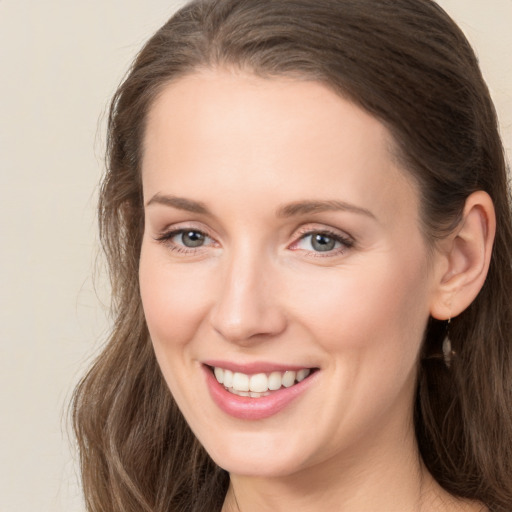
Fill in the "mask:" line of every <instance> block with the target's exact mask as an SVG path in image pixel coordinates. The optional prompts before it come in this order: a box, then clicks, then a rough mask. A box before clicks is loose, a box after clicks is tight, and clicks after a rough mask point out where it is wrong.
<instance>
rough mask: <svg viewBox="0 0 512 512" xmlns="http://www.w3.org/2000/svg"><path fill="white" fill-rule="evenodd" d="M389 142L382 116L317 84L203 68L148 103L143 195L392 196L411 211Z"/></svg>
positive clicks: (360, 199) (409, 189)
mask: <svg viewBox="0 0 512 512" xmlns="http://www.w3.org/2000/svg"><path fill="white" fill-rule="evenodd" d="M392 148H393V142H392V138H391V136H390V134H389V133H388V131H387V130H386V128H385V127H384V126H383V125H382V123H380V122H379V121H378V120H377V119H375V118H374V117H372V116H371V115H369V114H368V113H366V112H365V111H363V110H362V109H360V108H359V107H357V106H356V105H354V104H353V103H351V102H349V101H347V100H346V99H344V98H342V97H340V96H339V95H337V94H335V93H334V92H332V90H330V89H329V88H328V87H326V86H325V85H323V84H321V83H318V82H313V81H304V80H295V79H291V78H271V79H266V78H261V77H257V76H255V75H252V74H249V73H241V72H240V73H236V72H232V71H226V70H215V71H214V70H208V71H202V72H198V73H195V74H193V75H189V76H186V77H183V78H181V79H179V80H177V81H176V82H173V83H171V84H168V85H167V86H166V87H165V88H164V89H163V90H162V92H161V94H160V95H159V96H158V98H157V99H156V100H155V101H154V103H153V105H152V108H151V110H150V112H149V116H148V123H147V129H146V136H145V141H144V158H143V165H142V168H143V184H144V195H145V197H146V198H147V197H148V196H149V195H153V194H155V193H162V192H164V193H165V192H173V193H175V192H176V190H177V189H179V191H180V195H183V194H182V192H181V191H184V192H186V193H187V194H190V193H193V194H195V195H196V196H204V197H202V198H198V199H201V200H208V199H209V197H208V194H209V193H210V192H211V193H213V192H216V193H223V194H225V197H226V198H227V197H232V196H234V195H237V196H240V195H244V194H249V192H250V194H251V195H252V196H254V195H257V194H260V193H261V194H265V195H267V197H268V198H269V200H270V199H271V196H273V195H275V196H276V199H277V196H283V194H284V195H286V196H289V199H290V200H295V199H297V197H294V196H304V195H305V194H308V195H309V196H319V197H318V198H320V196H321V199H342V200H346V199H350V200H351V202H354V203H363V204H361V206H362V207H367V206H368V205H370V204H371V205H372V207H373V208H377V209H378V208H379V207H380V206H383V207H387V208H389V207H390V204H389V203H390V201H392V203H397V201H398V199H399V198H400V199H403V200H404V201H407V202H409V203H412V210H414V211H415V210H417V195H416V191H415V187H414V185H413V184H412V180H411V179H410V178H409V177H408V176H406V175H405V174H404V172H403V171H402V170H400V169H399V168H398V166H397V164H396V159H395V158H394V157H393V153H392ZM219 183H221V184H222V185H223V186H222V187H219ZM276 191H277V194H276ZM347 195H348V196H350V197H346V196H347ZM340 196H341V197H340ZM287 198H288V197H287ZM303 198H304V197H299V199H303ZM315 198H317V197H315ZM409 206H411V205H409Z"/></svg>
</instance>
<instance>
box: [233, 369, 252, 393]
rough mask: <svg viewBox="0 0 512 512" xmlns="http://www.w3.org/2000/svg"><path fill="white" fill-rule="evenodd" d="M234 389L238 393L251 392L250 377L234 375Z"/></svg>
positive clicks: (242, 374) (240, 374)
mask: <svg viewBox="0 0 512 512" xmlns="http://www.w3.org/2000/svg"><path fill="white" fill-rule="evenodd" d="M233 389H236V390H237V391H249V375H246V374H245V373H238V372H236V373H235V374H234V375H233ZM254 391H256V390H254Z"/></svg>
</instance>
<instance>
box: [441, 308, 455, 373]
mask: <svg viewBox="0 0 512 512" xmlns="http://www.w3.org/2000/svg"><path fill="white" fill-rule="evenodd" d="M451 321H452V319H451V318H450V319H449V320H448V323H447V324H446V336H445V337H444V340H443V358H444V364H445V365H446V368H450V366H451V364H452V356H454V355H455V352H454V351H453V350H452V342H451V340H450V337H449V332H448V331H449V327H450V322H451Z"/></svg>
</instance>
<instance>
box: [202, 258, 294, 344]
mask: <svg viewBox="0 0 512 512" xmlns="http://www.w3.org/2000/svg"><path fill="white" fill-rule="evenodd" d="M248 252H250V251H244V252H243V253H242V252H240V253H239V254H238V255H236V256H235V255H234V256H233V257H232V258H231V259H230V260H229V261H227V262H226V266H225V270H224V272H222V275H219V283H220V284H219V288H218V289H219V293H218V296H217V298H216V300H215V303H214V306H213V307H212V310H211V316H210V318H211V325H212V327H213V329H214V330H215V331H217V332H218V333H219V334H220V335H221V336H222V337H223V338H224V339H226V340H227V341H230V342H232V343H237V344H240V345H250V344H252V343H257V342H259V341H263V340H265V339H268V338H271V337H273V336H277V335H278V334H280V333H282V332H283V331H284V330H285V329H286V315H285V313H284V310H283V307H282V304H280V300H279V297H280V294H279V290H278V287H279V284H278V279H277V274H278V270H277V269H276V268H275V267H274V266H273V265H272V263H271V262H270V261H266V260H265V258H264V257H263V256H261V255H260V256H257V255H255V254H254V253H253V254H248Z"/></svg>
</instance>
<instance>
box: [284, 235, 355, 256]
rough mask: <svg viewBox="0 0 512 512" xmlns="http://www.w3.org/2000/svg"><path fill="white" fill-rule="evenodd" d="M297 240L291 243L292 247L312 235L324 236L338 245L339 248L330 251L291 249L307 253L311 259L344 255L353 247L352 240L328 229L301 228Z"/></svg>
mask: <svg viewBox="0 0 512 512" xmlns="http://www.w3.org/2000/svg"><path fill="white" fill-rule="evenodd" d="M298 235H299V236H298V238H297V240H296V241H295V242H293V244H292V247H293V246H296V245H297V244H299V243H300V242H301V241H303V240H304V239H306V238H307V237H308V236H313V235H320V236H325V237H327V238H330V239H331V240H334V242H336V243H339V244H340V245H341V247H337V248H334V249H331V250H329V251H325V252H322V251H314V250H307V249H299V248H297V249H293V248H292V250H304V251H307V252H308V253H309V255H310V256H311V257H313V258H328V257H333V256H339V255H341V254H344V253H345V252H346V251H347V250H349V249H351V248H352V247H354V240H353V239H352V238H350V237H348V236H344V235H341V234H340V233H337V232H335V231H331V230H329V229H311V228H303V229H302V230H300V231H299V233H298Z"/></svg>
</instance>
